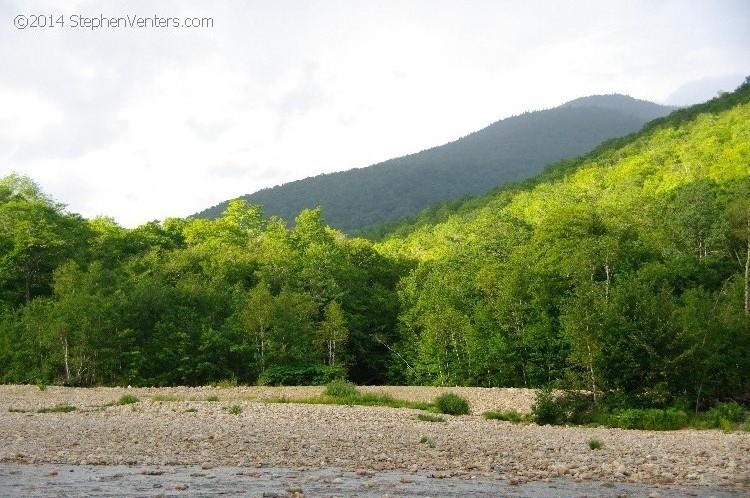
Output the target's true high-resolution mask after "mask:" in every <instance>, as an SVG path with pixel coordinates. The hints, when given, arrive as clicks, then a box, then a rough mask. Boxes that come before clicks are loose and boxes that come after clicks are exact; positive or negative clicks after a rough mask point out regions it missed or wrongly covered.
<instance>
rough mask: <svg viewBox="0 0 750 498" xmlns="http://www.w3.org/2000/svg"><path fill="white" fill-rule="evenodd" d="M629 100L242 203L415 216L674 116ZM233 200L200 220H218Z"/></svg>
mask: <svg viewBox="0 0 750 498" xmlns="http://www.w3.org/2000/svg"><path fill="white" fill-rule="evenodd" d="M674 109H675V108H674V107H667V106H661V105H657V104H654V103H651V102H646V101H643V100H637V99H634V98H632V97H628V96H624V95H596V96H591V97H585V98H580V99H576V100H573V101H571V102H568V103H567V104H564V105H562V106H559V107H556V108H554V109H548V110H544V111H536V112H528V113H525V114H522V115H519V116H514V117H511V118H507V119H503V120H500V121H497V122H496V123H493V124H491V125H490V126H488V127H486V128H484V129H482V130H479V131H477V132H475V133H472V134H470V135H467V136H465V137H463V138H460V139H458V140H456V141H454V142H450V143H447V144H445V145H441V146H438V147H434V148H431V149H428V150H424V151H422V152H418V153H416V154H410V155H407V156H404V157H400V158H396V159H391V160H388V161H385V162H382V163H379V164H375V165H373V166H369V167H366V168H360V169H352V170H349V171H343V172H339V173H330V174H323V175H319V176H315V177H311V178H306V179H304V180H297V181H294V182H290V183H286V184H284V185H279V186H276V187H273V188H268V189H263V190H260V191H258V192H255V193H253V194H248V195H245V196H243V197H242V198H243V199H246V200H247V201H249V202H251V203H254V204H260V205H262V206H263V210H264V211H265V213H266V215H267V216H271V215H277V216H280V217H281V218H284V219H285V220H292V219H294V217H295V216H296V215H297V213H299V212H300V211H301V210H302V209H304V208H310V207H316V206H322V207H323V213H324V215H325V219H326V222H327V223H328V224H330V225H331V226H333V227H336V228H339V229H341V230H343V231H346V232H353V231H358V230H362V229H365V228H368V227H372V226H374V225H378V224H381V223H383V222H387V221H391V220H396V219H400V218H403V217H405V216H408V215H413V214H415V213H418V212H419V211H420V210H421V209H423V208H425V207H426V206H429V205H431V204H434V203H437V202H441V201H445V200H448V199H454V198H458V197H461V196H465V195H478V194H482V193H484V192H487V191H488V190H490V189H492V188H494V187H497V186H499V185H502V184H504V183H506V182H509V181H517V180H522V179H525V178H529V177H531V176H533V175H534V174H536V173H539V172H540V171H541V170H542V169H543V167H544V165H545V164H548V163H550V162H555V161H559V160H561V159H564V158H567V157H573V156H576V155H579V154H583V153H585V152H587V151H589V150H591V149H592V148H593V147H595V146H597V145H598V144H600V143H601V142H603V141H604V140H607V139H610V138H614V137H620V136H623V135H627V134H629V133H632V132H635V131H637V130H639V129H640V128H641V127H642V126H643V124H644V123H646V122H648V121H650V120H652V119H654V118H657V117H660V116H665V115H667V114H669V113H670V112H672V111H673V110H674ZM227 204H228V202H223V203H221V204H218V205H216V206H213V207H211V208H209V209H206V210H204V211H202V212H200V213H198V214H197V215H196V217H203V218H216V217H217V216H219V215H220V214H221V213H222V212H223V211H224V209H226V207H227Z"/></svg>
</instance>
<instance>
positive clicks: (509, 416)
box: [484, 410, 523, 424]
mask: <svg viewBox="0 0 750 498" xmlns="http://www.w3.org/2000/svg"><path fill="white" fill-rule="evenodd" d="M484 418H485V419H487V420H505V421H506V422H513V423H514V424H518V423H519V422H521V421H522V420H523V415H521V414H520V413H518V412H517V411H515V410H511V411H508V412H493V411H489V412H484Z"/></svg>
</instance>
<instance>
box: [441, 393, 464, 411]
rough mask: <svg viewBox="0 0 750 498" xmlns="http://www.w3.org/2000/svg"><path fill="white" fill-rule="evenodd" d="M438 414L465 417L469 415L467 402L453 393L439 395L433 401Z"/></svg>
mask: <svg viewBox="0 0 750 498" xmlns="http://www.w3.org/2000/svg"><path fill="white" fill-rule="evenodd" d="M434 404H435V407H437V409H438V410H439V411H440V413H445V414H446V415H466V414H467V413H469V402H468V401H466V400H465V399H464V398H462V397H461V396H459V395H458V394H454V393H445V394H441V395H440V396H438V397H437V398H435V401H434Z"/></svg>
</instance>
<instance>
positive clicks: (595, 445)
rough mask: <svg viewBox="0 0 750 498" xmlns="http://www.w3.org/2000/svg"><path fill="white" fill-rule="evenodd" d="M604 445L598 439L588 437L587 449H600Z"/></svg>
mask: <svg viewBox="0 0 750 498" xmlns="http://www.w3.org/2000/svg"><path fill="white" fill-rule="evenodd" d="M603 447H604V443H602V442H601V441H600V440H599V439H590V440H589V449H591V450H600V449H602V448H603Z"/></svg>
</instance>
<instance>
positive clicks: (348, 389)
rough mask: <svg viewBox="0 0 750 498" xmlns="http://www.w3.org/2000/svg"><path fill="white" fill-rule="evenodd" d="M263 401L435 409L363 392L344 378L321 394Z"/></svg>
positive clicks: (336, 381) (430, 405) (385, 395)
mask: <svg viewBox="0 0 750 498" xmlns="http://www.w3.org/2000/svg"><path fill="white" fill-rule="evenodd" d="M263 401H264V402H266V403H301V404H306V405H349V406H353V405H358V406H386V407H389V408H413V409H416V410H432V409H434V406H433V405H432V404H431V403H424V402H420V401H409V400H405V399H399V398H394V397H393V396H392V395H391V394H389V393H386V392H368V393H363V392H360V391H359V389H357V387H356V386H355V385H354V384H352V383H350V382H346V381H342V380H334V381H332V382H330V383H329V384H328V385H327V386H326V388H325V390H324V391H323V394H321V395H319V396H311V397H308V398H295V399H290V398H287V397H286V396H280V397H277V398H268V399H265V400H263Z"/></svg>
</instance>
